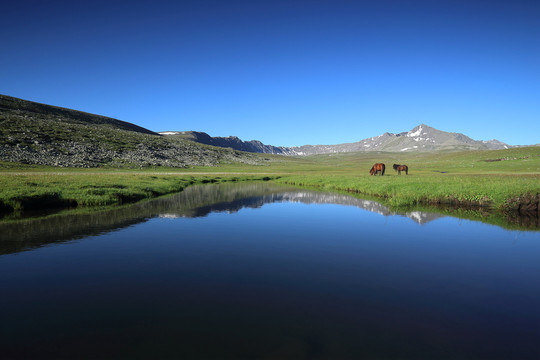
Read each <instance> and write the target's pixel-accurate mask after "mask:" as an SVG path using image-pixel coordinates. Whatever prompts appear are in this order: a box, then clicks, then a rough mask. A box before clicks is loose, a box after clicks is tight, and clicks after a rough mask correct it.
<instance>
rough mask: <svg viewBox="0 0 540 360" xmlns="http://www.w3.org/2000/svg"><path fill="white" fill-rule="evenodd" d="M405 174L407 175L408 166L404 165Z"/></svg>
mask: <svg viewBox="0 0 540 360" xmlns="http://www.w3.org/2000/svg"><path fill="white" fill-rule="evenodd" d="M405 175H409V167H408V166H407V165H405Z"/></svg>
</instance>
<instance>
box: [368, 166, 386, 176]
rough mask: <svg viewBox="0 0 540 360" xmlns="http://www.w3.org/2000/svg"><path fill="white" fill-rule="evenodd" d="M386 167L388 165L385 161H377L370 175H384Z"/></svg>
mask: <svg viewBox="0 0 540 360" xmlns="http://www.w3.org/2000/svg"><path fill="white" fill-rule="evenodd" d="M385 169H386V166H385V165H384V164H383V163H377V164H375V165H373V167H372V168H371V170H369V175H377V173H380V174H381V176H383V175H384V170H385Z"/></svg>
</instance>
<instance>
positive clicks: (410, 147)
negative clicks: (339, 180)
mask: <svg viewBox="0 0 540 360" xmlns="http://www.w3.org/2000/svg"><path fill="white" fill-rule="evenodd" d="M159 134H161V135H164V136H180V137H183V138H185V139H187V140H191V141H195V142H200V143H203V144H207V145H213V146H220V147H228V148H232V149H235V150H241V151H248V152H258V153H269V154H278V155H288V156H307V155H316V154H328V153H341V152H369V151H386V152H412V151H417V152H427V151H440V150H500V149H509V148H511V147H514V146H511V145H508V144H505V143H503V142H501V141H499V140H496V139H492V140H474V139H472V138H470V137H468V136H466V135H464V134H462V133H453V132H446V131H442V130H438V129H435V128H433V127H431V126H428V125H426V124H420V125H418V126H416V127H414V128H413V129H411V130H410V131H404V132H401V133H390V132H385V133H383V134H381V135H378V136H374V137H371V138H366V139H363V140H360V141H356V142H351V143H342V144H335V145H302V146H292V147H286V146H273V145H265V144H263V143H262V142H260V141H258V140H251V141H243V140H241V139H239V138H238V137H236V136H229V137H212V136H210V135H208V134H207V133H204V132H197V131H164V132H159Z"/></svg>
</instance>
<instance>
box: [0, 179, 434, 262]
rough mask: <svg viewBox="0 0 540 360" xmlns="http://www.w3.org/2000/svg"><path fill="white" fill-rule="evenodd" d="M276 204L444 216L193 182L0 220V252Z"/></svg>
mask: <svg viewBox="0 0 540 360" xmlns="http://www.w3.org/2000/svg"><path fill="white" fill-rule="evenodd" d="M276 202H296V203H303V204H339V205H344V206H354V207H357V208H361V209H365V210H368V211H371V212H374V213H378V214H381V215H383V216H394V215H399V216H406V217H408V218H409V219H411V220H412V221H414V222H415V223H417V224H420V225H423V224H426V223H428V222H430V221H433V220H435V219H438V218H441V217H444V215H441V214H438V213H434V212H427V211H419V210H412V211H402V212H399V211H394V210H391V209H390V208H388V207H387V206H384V205H382V204H380V203H378V202H376V201H372V200H365V199H359V198H356V197H353V196H349V195H344V194H336V193H326V192H318V191H311V190H305V189H298V188H291V187H285V186H280V185H276V184H271V183H259V182H251V183H225V184H215V185H198V186H191V187H188V188H187V189H185V190H184V191H182V192H180V193H178V194H176V195H173V196H168V197H163V198H159V199H154V200H150V201H146V202H141V203H138V204H134V205H129V206H124V207H120V208H114V209H111V210H107V211H102V212H94V213H87V214H80V213H69V212H68V213H64V214H61V215H55V216H49V217H45V218H40V219H24V220H20V221H11V222H5V223H0V240H1V241H0V254H8V253H14V252H19V251H24V250H28V249H31V248H34V247H39V246H43V245H47V244H50V243H58V242H63V241H69V240H74V239H79V238H84V237H88V236H93V235H100V234H103V233H107V232H110V231H114V230H118V229H121V228H126V227H129V226H132V225H135V224H138V223H141V222H145V221H147V220H148V219H151V218H156V217H160V218H180V217H184V218H195V217H204V216H207V215H208V214H210V213H212V212H227V213H234V212H237V211H239V210H241V209H243V208H260V207H262V206H263V205H264V204H268V203H276Z"/></svg>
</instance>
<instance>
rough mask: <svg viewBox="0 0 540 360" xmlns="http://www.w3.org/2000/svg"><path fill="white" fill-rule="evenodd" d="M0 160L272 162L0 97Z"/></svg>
mask: <svg viewBox="0 0 540 360" xmlns="http://www.w3.org/2000/svg"><path fill="white" fill-rule="evenodd" d="M0 161H6V162H19V163H24V164H39V165H52V166H61V167H66V166H69V167H101V166H114V167H142V166H170V167H188V166H199V165H207V166H213V165H217V164H219V163H232V162H235V163H238V162H240V163H249V164H263V163H265V162H268V161H271V160H270V159H269V158H265V157H262V156H260V155H255V154H250V153H244V152H240V151H236V150H233V149H224V148H216V147H212V146H207V145H203V144H199V143H196V142H193V141H188V140H185V139H181V138H170V137H164V136H161V135H159V134H156V133H154V132H152V131H150V130H148V129H145V128H142V127H140V126H137V125H134V124H131V123H128V122H125V121H120V120H116V119H112V118H108V117H105V116H100V115H94V114H88V113H85V112H81V111H76V110H71V109H64V108H60V107H56V106H50V105H45V104H39V103H35V102H31V101H26V100H22V99H17V98H13V97H10V96H5V95H0Z"/></svg>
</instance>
